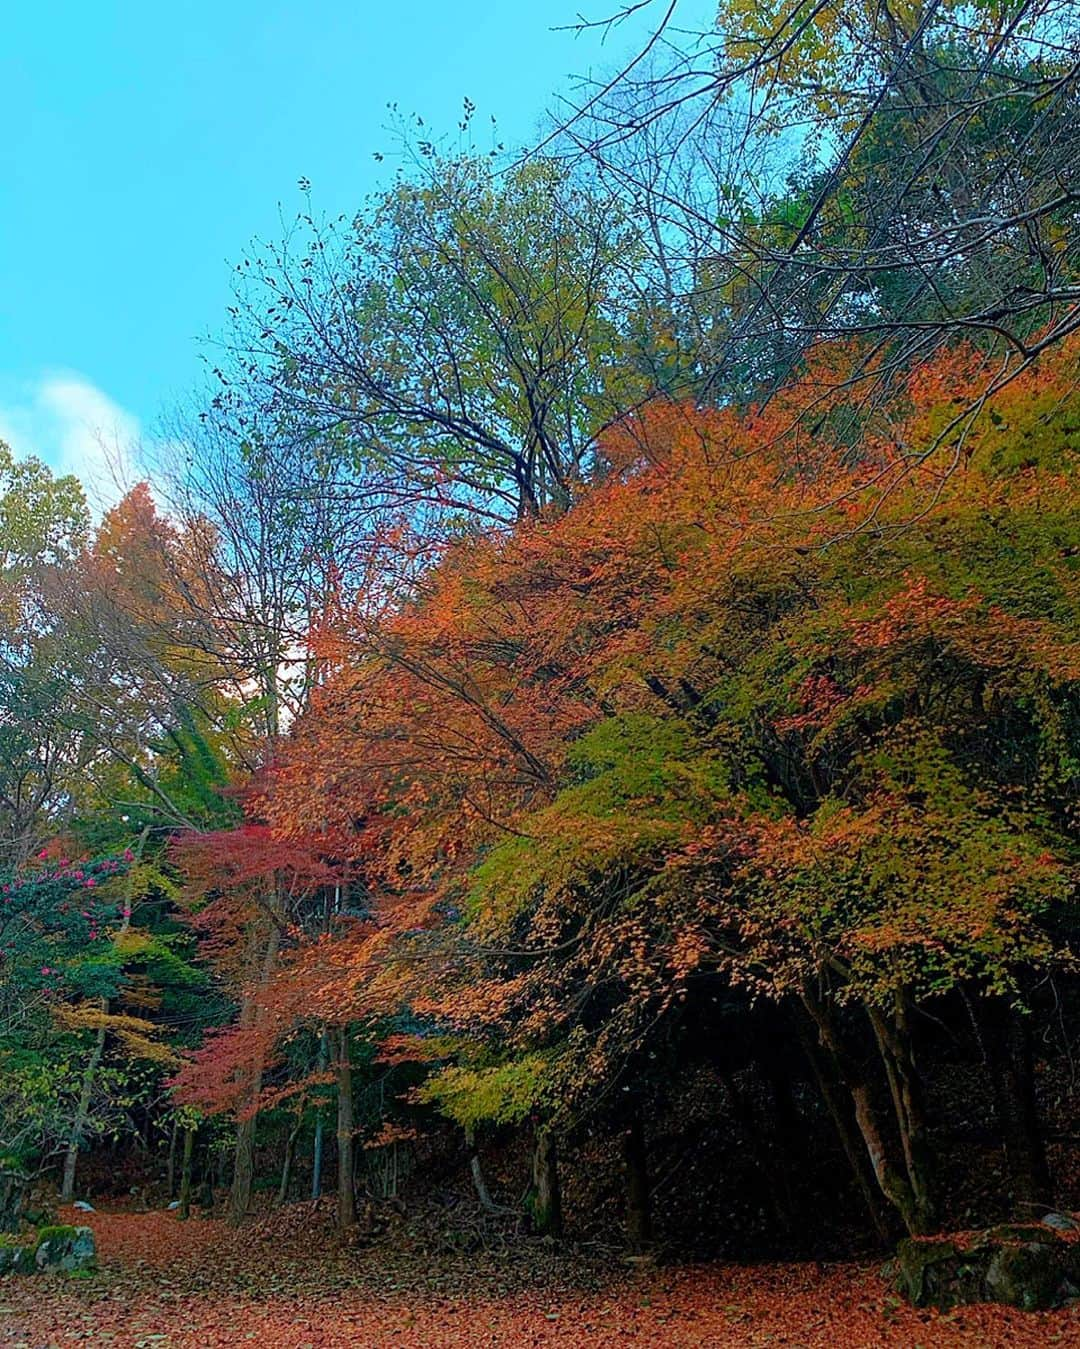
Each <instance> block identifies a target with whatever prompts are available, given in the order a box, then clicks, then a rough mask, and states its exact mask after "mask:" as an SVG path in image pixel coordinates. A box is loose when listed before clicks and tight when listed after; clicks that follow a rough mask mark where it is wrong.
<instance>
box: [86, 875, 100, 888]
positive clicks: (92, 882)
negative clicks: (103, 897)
mask: <svg viewBox="0 0 1080 1349" xmlns="http://www.w3.org/2000/svg"><path fill="white" fill-rule="evenodd" d="M95 885H97V881H95V880H94V878H93V876H91V877H90V879H89V880H88V881H87V882H86V888H87V889H88V890H92V889H93V888H94V886H95Z"/></svg>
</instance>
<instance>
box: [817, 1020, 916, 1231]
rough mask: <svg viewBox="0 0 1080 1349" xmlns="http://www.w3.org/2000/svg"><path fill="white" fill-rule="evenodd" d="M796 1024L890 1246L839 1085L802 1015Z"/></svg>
mask: <svg viewBox="0 0 1080 1349" xmlns="http://www.w3.org/2000/svg"><path fill="white" fill-rule="evenodd" d="M796 1025H797V1026H798V1033H799V1039H800V1040H801V1042H802V1046H803V1049H804V1050H805V1051H806V1057H807V1059H808V1060H809V1062H810V1068H811V1071H812V1072H813V1074H814V1078H815V1080H816V1082H817V1084H818V1090H819V1091H820V1092H821V1098H822V1100H823V1101H824V1102H825V1108H826V1110H827V1111H828V1112H829V1117H830V1119H831V1120H832V1122H833V1126H834V1128H835V1129H836V1133H837V1137H838V1138H839V1139H840V1146H841V1147H842V1148H843V1150H844V1156H845V1157H846V1158H847V1160H848V1165H849V1166H850V1167H851V1172H852V1175H853V1176H854V1177H855V1181H856V1183H857V1185H858V1187H859V1193H860V1194H861V1195H862V1198H863V1203H864V1204H865V1205H866V1211H867V1213H869V1215H870V1221H871V1222H872V1223H873V1225H874V1231H875V1232H876V1233H877V1235H878V1239H879V1240H880V1241H881V1244H882V1245H883V1246H884V1245H888V1244H889V1242H890V1241H891V1240H892V1236H893V1234H892V1231H891V1230H890V1225H889V1220H888V1218H887V1216H886V1214H885V1210H884V1209H883V1208H882V1206H881V1199H880V1195H879V1192H878V1190H877V1189H876V1188H875V1184H874V1182H875V1179H876V1177H874V1175H873V1174H872V1173H868V1172H867V1165H866V1162H867V1158H866V1151H865V1149H864V1148H863V1147H861V1146H860V1144H859V1140H858V1139H857V1138H856V1136H855V1131H854V1130H853V1128H852V1126H851V1121H850V1119H849V1117H848V1111H847V1110H846V1109H845V1108H844V1103H843V1101H842V1099H841V1096H840V1092H839V1091H838V1089H837V1084H836V1082H835V1081H834V1079H833V1076H832V1074H831V1073H830V1072H829V1069H828V1067H827V1066H826V1065H825V1064H824V1063H823V1062H822V1059H821V1053H820V1051H819V1049H818V1046H817V1044H816V1043H815V1041H814V1037H813V1035H812V1034H811V1033H810V1031H809V1030H808V1029H807V1026H806V1022H805V1021H804V1019H803V1018H802V1017H801V1016H796Z"/></svg>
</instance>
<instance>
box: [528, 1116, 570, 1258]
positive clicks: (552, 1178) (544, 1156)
mask: <svg viewBox="0 0 1080 1349" xmlns="http://www.w3.org/2000/svg"><path fill="white" fill-rule="evenodd" d="M533 1194H534V1198H533V1218H534V1221H535V1223H536V1230H537V1231H538V1232H542V1233H544V1234H545V1235H546V1236H551V1237H561V1236H562V1230H563V1218H562V1191H561V1189H560V1187H559V1155H558V1149H557V1147H556V1143H555V1135H554V1134H553V1133H552V1132H551V1130H550V1129H546V1128H543V1127H541V1128H539V1129H538V1130H537V1132H536V1151H535V1152H534V1153H533Z"/></svg>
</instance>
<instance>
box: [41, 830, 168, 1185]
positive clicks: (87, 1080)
mask: <svg viewBox="0 0 1080 1349" xmlns="http://www.w3.org/2000/svg"><path fill="white" fill-rule="evenodd" d="M149 836H150V826H149V825H147V826H146V828H145V829H144V830H143V831H142V833H141V834H140V835H139V841H138V843H137V844H136V847H135V854H134V862H133V863H132V870H131V871H130V872H129V873H128V884H127V886H126V888H125V896H126V899H127V903H126V905H125V908H124V914H123V918H122V919H121V922H120V935H121V936H123V935H124V933H125V932H127V930H128V928H129V927H130V926H131V908H132V899H133V898H134V893H135V892H134V884H133V882H134V875H135V873H134V867H135V865H136V864H137V863H139V862H140V861H141V860H142V855H143V849H144V848H145V847H146V840H147V838H148V837H149ZM108 1014H109V1000H108V998H102V999H101V1015H102V1017H107V1016H108ZM104 1052H105V1026H104V1024H103V1025H102V1026H101V1027H100V1029H99V1030H98V1033H97V1035H96V1036H95V1038H94V1048H93V1050H92V1051H91V1054H90V1058H89V1059H88V1060H87V1063H86V1067H85V1068H84V1069H83V1080H82V1087H81V1089H80V1091H79V1102H78V1105H77V1106H76V1107H75V1119H74V1121H73V1122H72V1126H71V1133H70V1135H69V1137H68V1144H67V1151H66V1152H65V1154H64V1176H63V1180H62V1181H61V1185H60V1202H61V1203H62V1204H70V1203H71V1201H72V1199H73V1198H74V1197H75V1168H76V1166H77V1164H78V1161H79V1148H80V1147H81V1146H82V1139H83V1133H84V1131H85V1129H86V1121H87V1119H88V1118H89V1116H90V1102H91V1101H92V1100H93V1098H94V1078H95V1077H96V1075H97V1070H98V1068H99V1066H100V1064H101V1058H102V1055H103V1054H104Z"/></svg>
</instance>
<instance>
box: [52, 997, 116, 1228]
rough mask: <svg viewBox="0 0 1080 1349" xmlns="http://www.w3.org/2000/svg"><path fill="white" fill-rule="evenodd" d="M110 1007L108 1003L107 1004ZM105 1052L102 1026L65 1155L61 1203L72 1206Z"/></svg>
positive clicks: (76, 1109) (99, 1029)
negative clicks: (76, 1175)
mask: <svg viewBox="0 0 1080 1349" xmlns="http://www.w3.org/2000/svg"><path fill="white" fill-rule="evenodd" d="M105 1007H108V1003H107V1002H106V1003H105ZM104 1052H105V1027H104V1026H100V1027H99V1028H98V1032H97V1034H96V1035H95V1036H94V1047H93V1049H92V1050H91V1051H90V1057H89V1058H88V1059H87V1061H86V1067H85V1068H84V1069H83V1079H82V1087H81V1088H80V1090H79V1101H78V1104H77V1105H76V1107H75V1121H74V1123H73V1124H72V1126H71V1133H70V1134H69V1135H68V1145H67V1151H66V1152H65V1153H64V1178H63V1181H62V1183H61V1186H60V1202H61V1203H62V1204H70V1203H71V1201H72V1199H73V1198H74V1197H75V1167H76V1165H77V1163H78V1160H79V1147H80V1145H81V1144H82V1137H83V1130H84V1129H85V1128H86V1121H87V1119H88V1117H89V1115H90V1102H91V1100H92V1098H93V1094H94V1078H95V1077H96V1075H97V1070H98V1066H99V1065H100V1063H101V1056H102V1055H103V1054H104Z"/></svg>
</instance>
